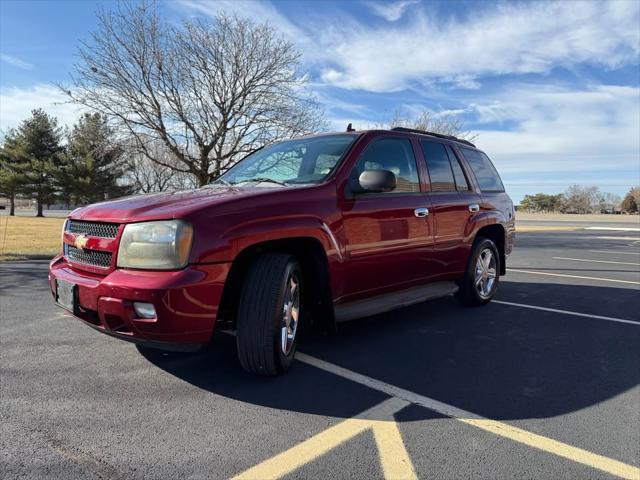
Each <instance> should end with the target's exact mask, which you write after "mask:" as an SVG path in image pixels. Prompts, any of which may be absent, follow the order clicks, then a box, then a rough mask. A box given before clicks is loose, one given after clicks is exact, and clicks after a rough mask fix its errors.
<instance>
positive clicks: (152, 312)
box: [133, 302, 156, 318]
mask: <svg viewBox="0 0 640 480" xmlns="http://www.w3.org/2000/svg"><path fill="white" fill-rule="evenodd" d="M133 309H134V310H135V311H136V315H137V316H138V317H139V318H156V307H154V306H153V303H142V302H133Z"/></svg>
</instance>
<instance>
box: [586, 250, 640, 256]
mask: <svg viewBox="0 0 640 480" xmlns="http://www.w3.org/2000/svg"><path fill="white" fill-rule="evenodd" d="M589 251H590V252H592V253H615V254H620V255H640V249H639V250H638V251H637V252H622V251H619V250H589Z"/></svg>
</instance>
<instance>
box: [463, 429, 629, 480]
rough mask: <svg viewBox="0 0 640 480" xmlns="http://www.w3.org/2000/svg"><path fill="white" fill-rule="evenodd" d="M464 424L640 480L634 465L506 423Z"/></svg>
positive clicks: (617, 475) (602, 469)
mask: <svg viewBox="0 0 640 480" xmlns="http://www.w3.org/2000/svg"><path fill="white" fill-rule="evenodd" d="M458 420H460V421H461V422H463V423H466V424H468V425H473V426H474V427H477V428H481V429H482V430H486V431H487V432H491V433H494V434H496V435H500V436H501V437H505V438H509V439H511V440H514V441H516V442H518V443H522V444H524V445H528V446H530V447H533V448H537V449H538V450H543V451H545V452H549V453H552V454H554V455H557V456H559V457H564V458H566V459H568V460H571V461H573V462H576V463H582V464H583V465H588V466H590V467H593V468H597V469H598V470H601V471H603V472H607V473H610V474H611V475H615V476H616V477H620V478H627V479H632V480H633V479H635V480H638V479H640V468H638V467H634V466H633V465H627V464H626V463H623V462H619V461H618V460H613V459H611V458H608V457H604V456H602V455H597V454H595V453H591V452H589V451H587V450H583V449H581V448H577V447H572V446H571V445H567V444H566V443H562V442H558V441H556V440H553V439H551V438H547V437H543V436H542V435H537V434H535V433H531V432H528V431H526V430H522V429H520V428H517V427H514V426H511V425H508V424H506V423H502V422H497V421H495V420H486V419H476V418H470V419H465V418H459V419H458Z"/></svg>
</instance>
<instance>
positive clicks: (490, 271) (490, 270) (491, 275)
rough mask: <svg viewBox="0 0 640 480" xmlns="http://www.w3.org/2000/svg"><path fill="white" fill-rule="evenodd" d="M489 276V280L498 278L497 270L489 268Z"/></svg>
mask: <svg viewBox="0 0 640 480" xmlns="http://www.w3.org/2000/svg"><path fill="white" fill-rule="evenodd" d="M487 276H488V277H489V278H496V269H495V268H489V269H488V270H487Z"/></svg>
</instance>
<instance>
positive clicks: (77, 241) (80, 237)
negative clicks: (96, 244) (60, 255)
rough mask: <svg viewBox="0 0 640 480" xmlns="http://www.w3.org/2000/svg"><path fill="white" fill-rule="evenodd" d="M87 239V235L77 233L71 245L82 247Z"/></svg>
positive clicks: (85, 245) (84, 246)
mask: <svg viewBox="0 0 640 480" xmlns="http://www.w3.org/2000/svg"><path fill="white" fill-rule="evenodd" d="M88 241H89V237H87V236H86V235H85V234H84V233H83V234H81V235H78V236H77V237H76V239H75V240H74V241H73V246H74V247H76V248H80V249H84V248H86V247H87V242H88Z"/></svg>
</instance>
